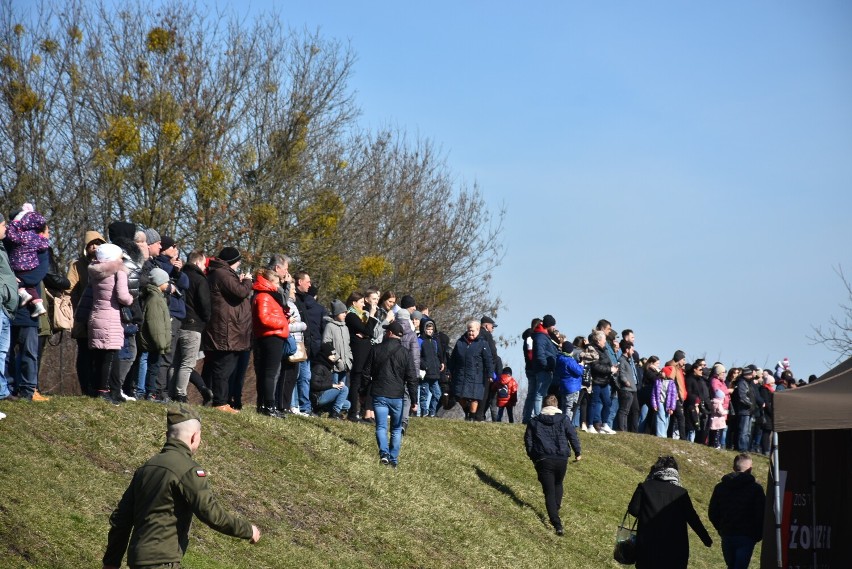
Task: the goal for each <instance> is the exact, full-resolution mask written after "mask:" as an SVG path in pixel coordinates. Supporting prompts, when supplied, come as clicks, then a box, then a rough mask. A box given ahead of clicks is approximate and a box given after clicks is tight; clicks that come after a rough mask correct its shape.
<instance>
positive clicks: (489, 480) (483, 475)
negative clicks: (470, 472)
mask: <svg viewBox="0 0 852 569" xmlns="http://www.w3.org/2000/svg"><path fill="white" fill-rule="evenodd" d="M473 468H474V469H475V470H476V475H477V476H478V477H479V480H481V481H482V482H484V483H485V484H488V485H489V486H491V487H492V488H494V489H495V490H497V491H498V492H500V493H501V494H505V495H506V496H508V497H509V498H510V499H511V500H512V501H513V502H514V503H515V504H517V505H518V506H520V507H521V508H529V509H530V510H532V511H533V512H535V514H536V515H537V516H538V519H539V520H541V523H543V524H545V525H549V524H550V522H549V521H548V519H547V516H545V515H544V514H542V513H541V512H539V511H538V510H536V509H535V508H534V507H533V505H532V504H530V503H529V502H526V501H524V500H521V499H520V498H518V495H517V494H515V491H514V490H512V489H511V488H510V487H509V486H507V485H506V484H503V483H502V482H500V481H499V480H497V479H496V478H494V477H493V476H491V475H490V474H488V473H487V472H485V471H484V470H482V469H481V468H479V467H478V466H474V467H473Z"/></svg>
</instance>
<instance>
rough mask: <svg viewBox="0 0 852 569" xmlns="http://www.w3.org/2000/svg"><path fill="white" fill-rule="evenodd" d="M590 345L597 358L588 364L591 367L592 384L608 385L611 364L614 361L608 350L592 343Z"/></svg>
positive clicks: (610, 376) (614, 363)
mask: <svg viewBox="0 0 852 569" xmlns="http://www.w3.org/2000/svg"><path fill="white" fill-rule="evenodd" d="M592 347H593V348H594V349H595V351H596V352H597V353H598V356H599V357H598V359H597V360H595V361H593V362H592V363H591V364H590V365H591V367H592V384H593V385H609V384H610V382H611V381H612V366H614V365H616V362H614V361H612V359H611V358H610V357H609V351H608V350H607V349H606V348H605V347H604V348H599V347H598V346H596V345H594V344H592Z"/></svg>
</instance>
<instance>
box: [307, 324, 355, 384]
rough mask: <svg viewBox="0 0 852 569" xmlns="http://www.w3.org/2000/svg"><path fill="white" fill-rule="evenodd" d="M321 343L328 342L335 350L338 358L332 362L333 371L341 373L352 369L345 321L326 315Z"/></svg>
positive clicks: (350, 350)
mask: <svg viewBox="0 0 852 569" xmlns="http://www.w3.org/2000/svg"><path fill="white" fill-rule="evenodd" d="M322 343H323V344H329V343H330V344H331V345H332V346H334V350H335V351H336V352H337V355H338V357H339V359H338V360H337V361H336V362H335V363H334V371H336V372H337V373H341V372H346V371H349V370H351V369H352V345H351V341H350V338H349V327H348V326H346V322H341V321H340V320H337V319H335V318H332V317H331V316H326V317H325V330H323V333H322ZM320 359H322V358H320ZM311 369H313V367H312V368H311Z"/></svg>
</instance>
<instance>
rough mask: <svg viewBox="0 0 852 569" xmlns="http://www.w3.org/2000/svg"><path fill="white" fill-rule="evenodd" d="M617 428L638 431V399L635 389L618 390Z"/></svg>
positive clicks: (632, 431)
mask: <svg viewBox="0 0 852 569" xmlns="http://www.w3.org/2000/svg"><path fill="white" fill-rule="evenodd" d="M618 417H619V419H618V430H619V431H629V432H631V433H635V432H637V431H639V399H638V398H637V397H636V392H635V391H624V390H623V389H622V390H619V392H618Z"/></svg>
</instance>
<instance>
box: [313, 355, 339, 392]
mask: <svg viewBox="0 0 852 569" xmlns="http://www.w3.org/2000/svg"><path fill="white" fill-rule="evenodd" d="M333 386H334V376H332V375H331V367H329V365H328V364H326V363H325V362H323V361H320V360H318V359H315V360H314V361H313V362H312V363H311V393H315V394H320V393H322V392H323V391H326V390H327V389H331V388H332V387H333Z"/></svg>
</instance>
